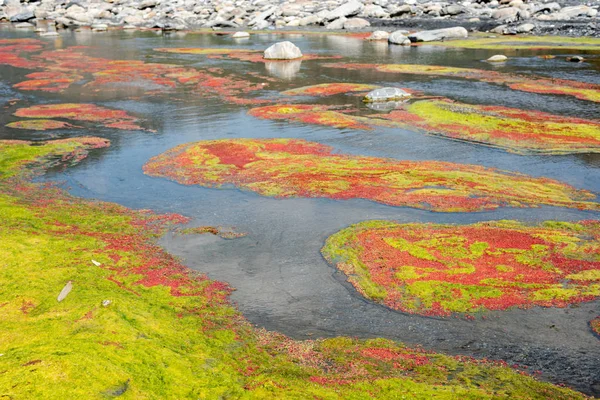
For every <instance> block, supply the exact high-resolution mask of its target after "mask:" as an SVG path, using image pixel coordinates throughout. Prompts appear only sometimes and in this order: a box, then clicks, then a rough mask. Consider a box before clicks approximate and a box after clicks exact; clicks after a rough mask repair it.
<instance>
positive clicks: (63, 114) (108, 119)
mask: <svg viewBox="0 0 600 400" xmlns="http://www.w3.org/2000/svg"><path fill="white" fill-rule="evenodd" d="M14 115H16V116H17V117H27V118H44V119H45V118H64V119H70V120H74V121H85V122H98V123H101V124H102V125H103V126H105V127H107V128H115V129H125V130H143V129H144V128H142V127H141V126H139V125H136V124H135V122H136V121H138V119H137V118H136V117H133V116H131V115H129V114H127V112H125V111H123V110H114V109H109V108H104V107H100V106H97V105H94V104H79V103H62V104H44V105H39V106H32V107H27V108H19V109H18V110H17V111H16V112H15V114H14ZM55 122H56V121H55Z"/></svg>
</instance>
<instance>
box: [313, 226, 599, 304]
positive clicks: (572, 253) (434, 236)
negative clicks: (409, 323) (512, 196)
mask: <svg viewBox="0 0 600 400" xmlns="http://www.w3.org/2000/svg"><path fill="white" fill-rule="evenodd" d="M599 232H600V223H599V222H598V221H583V222H579V223H567V222H555V221H547V222H544V223H541V224H539V225H526V224H524V223H521V222H517V221H497V222H481V223H476V224H472V225H439V224H417V223H413V224H400V223H395V222H391V221H367V222H362V223H359V224H356V225H352V226H350V227H349V228H346V229H344V230H342V231H340V232H338V233H336V234H334V235H332V236H330V237H329V238H328V239H327V241H326V244H325V246H324V247H323V249H322V253H323V255H324V257H325V258H326V259H327V260H328V261H330V262H331V263H333V264H335V265H336V266H337V268H338V269H340V270H341V271H343V272H344V273H345V274H346V275H347V276H348V281H349V282H350V283H351V284H352V285H353V286H354V287H355V288H356V289H357V290H358V291H359V292H360V293H361V294H362V295H363V296H365V297H367V298H369V299H371V300H374V301H376V302H379V303H381V304H384V305H386V306H388V307H390V308H393V309H396V310H400V311H403V312H408V313H415V314H423V315H440V316H447V315H450V314H451V313H474V312H479V311H485V310H506V309H509V308H511V307H521V308H527V307H532V306H543V307H567V306H569V305H571V304H577V303H581V302H585V301H592V300H595V299H597V298H598V297H600V258H599V257H598V255H599V254H600V234H599Z"/></svg>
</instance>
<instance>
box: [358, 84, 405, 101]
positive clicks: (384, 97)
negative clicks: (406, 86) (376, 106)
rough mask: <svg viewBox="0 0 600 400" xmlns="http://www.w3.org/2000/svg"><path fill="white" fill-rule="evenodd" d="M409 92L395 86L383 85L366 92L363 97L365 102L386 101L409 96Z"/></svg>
mask: <svg viewBox="0 0 600 400" xmlns="http://www.w3.org/2000/svg"><path fill="white" fill-rule="evenodd" d="M410 96H411V94H410V93H408V92H407V91H405V90H402V89H400V88H395V87H383V88H379V89H375V90H372V91H370V92H369V93H367V95H366V96H365V97H364V98H363V101H364V102H365V103H378V102H386V101H393V100H400V99H406V98H407V97H410Z"/></svg>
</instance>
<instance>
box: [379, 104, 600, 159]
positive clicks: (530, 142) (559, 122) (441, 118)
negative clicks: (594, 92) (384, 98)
mask: <svg viewBox="0 0 600 400" xmlns="http://www.w3.org/2000/svg"><path fill="white" fill-rule="evenodd" d="M374 117H379V118H384V119H389V120H391V121H394V122H397V123H398V124H399V125H403V126H405V127H408V128H417V129H419V130H422V131H424V132H426V133H433V134H439V135H441V136H444V137H448V138H452V139H459V140H465V141H468V142H476V143H480V144H486V145H490V146H494V147H499V148H503V149H506V150H508V151H510V152H513V153H520V154H525V153H538V154H569V153H599V152H600V122H597V121H593V120H586V119H581V118H572V117H571V118H570V117H560V116H557V115H553V114H548V113H543V112H539V111H528V110H520V109H516V108H508V107H501V106H480V105H470V104H463V103H459V102H453V101H450V100H447V99H441V100H422V101H416V102H412V103H410V104H407V105H405V106H403V107H402V108H400V109H398V110H394V111H392V112H391V113H389V114H378V115H375V116H374Z"/></svg>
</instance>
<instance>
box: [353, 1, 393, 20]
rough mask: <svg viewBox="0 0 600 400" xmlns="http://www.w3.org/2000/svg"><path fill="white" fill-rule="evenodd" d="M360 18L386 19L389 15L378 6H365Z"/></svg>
mask: <svg viewBox="0 0 600 400" xmlns="http://www.w3.org/2000/svg"><path fill="white" fill-rule="evenodd" d="M360 16H361V17H364V18H386V17H388V16H389V15H388V13H387V12H385V10H384V9H383V7H381V6H379V5H376V4H369V5H368V6H365V8H364V9H363V10H362V12H361V13H360Z"/></svg>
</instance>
